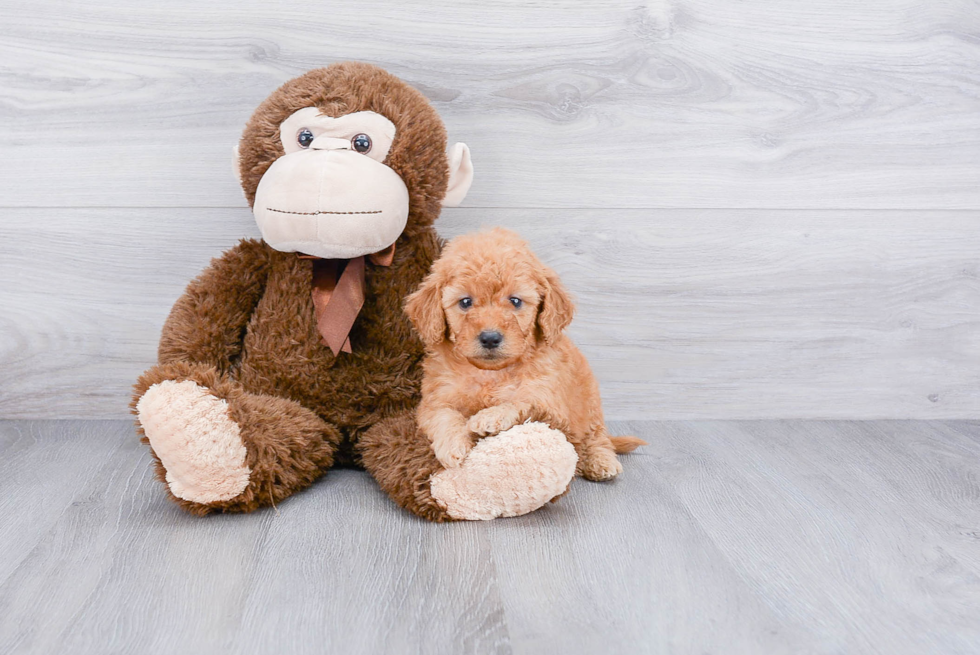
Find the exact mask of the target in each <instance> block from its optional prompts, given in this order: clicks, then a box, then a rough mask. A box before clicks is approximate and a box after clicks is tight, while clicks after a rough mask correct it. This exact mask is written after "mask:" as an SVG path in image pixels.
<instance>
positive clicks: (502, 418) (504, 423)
mask: <svg viewBox="0 0 980 655" xmlns="http://www.w3.org/2000/svg"><path fill="white" fill-rule="evenodd" d="M520 422H521V410H520V409H519V408H518V407H517V406H516V405H512V404H510V403H504V404H502V405H494V406H493V407H487V408H486V409H483V410H480V411H479V412H477V413H476V414H474V415H473V416H471V417H470V420H469V421H467V422H466V427H467V428H469V431H470V432H472V433H473V434H476V435H479V436H481V437H487V436H490V435H493V434H498V433H500V432H503V431H504V430H509V429H510V428H512V427H514V426H515V425H517V424H518V423H520Z"/></svg>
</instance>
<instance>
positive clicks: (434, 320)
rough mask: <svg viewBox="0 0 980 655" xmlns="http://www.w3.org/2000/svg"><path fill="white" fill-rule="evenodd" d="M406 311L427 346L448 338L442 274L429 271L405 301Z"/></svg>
mask: <svg viewBox="0 0 980 655" xmlns="http://www.w3.org/2000/svg"><path fill="white" fill-rule="evenodd" d="M405 313H406V314H408V319H409V320H410V321H412V325H414V326H415V330H416V331H417V332H418V333H419V336H420V337H422V341H424V342H425V345H427V346H435V345H436V344H438V343H439V342H441V341H442V340H443V339H445V338H446V313H445V312H444V311H443V309H442V276H441V275H439V273H438V272H432V273H429V275H428V277H426V278H425V279H424V280H422V284H420V285H419V288H418V289H417V290H416V291H415V293H413V294H412V295H410V296H409V297H408V299H407V300H406V301H405Z"/></svg>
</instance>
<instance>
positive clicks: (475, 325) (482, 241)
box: [405, 228, 574, 370]
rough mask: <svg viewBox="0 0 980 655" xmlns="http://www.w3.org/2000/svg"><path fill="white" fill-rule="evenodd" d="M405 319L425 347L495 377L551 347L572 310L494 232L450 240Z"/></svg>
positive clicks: (532, 264) (520, 252)
mask: <svg viewBox="0 0 980 655" xmlns="http://www.w3.org/2000/svg"><path fill="white" fill-rule="evenodd" d="M405 311H406V312H407V313H408V316H409V318H410V319H411V320H412V323H414V324H415V328H416V330H418V332H419V334H420V335H421V337H422V339H423V340H424V341H425V342H426V345H427V346H429V347H430V348H433V347H435V346H437V345H439V344H448V345H449V346H451V349H452V351H453V352H454V353H455V354H456V355H458V356H460V357H463V358H465V359H466V360H467V361H469V362H470V363H471V364H473V365H474V366H477V367H479V368H483V369H492V370H493V369H501V368H504V367H506V366H509V365H510V364H513V363H515V362H517V361H519V360H520V359H521V358H522V357H524V356H525V355H526V354H527V353H528V352H529V351H530V350H532V349H534V348H535V347H536V346H537V344H538V343H539V341H541V340H544V341H545V342H548V343H550V342H553V341H554V340H555V339H557V338H558V336H559V335H560V334H561V332H562V330H564V329H565V327H566V326H567V325H568V323H569V322H570V321H571V319H572V313H573V311H574V309H573V306H572V302H571V300H570V299H569V297H568V294H567V292H566V291H565V289H564V287H563V286H562V284H561V282H560V281H559V280H558V277H557V276H556V275H555V273H554V271H552V270H551V269H550V268H548V267H546V266H544V265H543V264H542V263H541V262H540V261H539V260H538V258H537V257H535V256H534V253H532V252H531V251H530V249H529V248H528V247H527V244H526V243H524V241H522V240H521V239H520V237H518V236H517V235H516V234H514V233H513V232H510V231H507V230H503V229H500V228H497V229H495V230H492V231H490V232H482V233H479V234H474V235H467V236H463V237H457V238H456V239H453V241H451V242H450V243H449V244H448V245H447V246H446V248H445V250H444V251H443V255H442V257H440V258H439V260H438V261H436V263H435V264H434V265H433V267H432V272H431V273H430V274H429V276H428V277H427V278H426V279H425V281H424V282H423V283H422V285H421V286H420V287H419V289H418V291H416V292H415V293H414V294H412V295H411V296H409V298H408V301H407V302H406V305H405Z"/></svg>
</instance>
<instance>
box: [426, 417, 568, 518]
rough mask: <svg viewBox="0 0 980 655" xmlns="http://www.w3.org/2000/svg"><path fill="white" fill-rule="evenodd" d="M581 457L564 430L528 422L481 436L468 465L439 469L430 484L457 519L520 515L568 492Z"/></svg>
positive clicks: (437, 498) (467, 457) (440, 500)
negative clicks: (494, 433) (495, 433)
mask: <svg viewBox="0 0 980 655" xmlns="http://www.w3.org/2000/svg"><path fill="white" fill-rule="evenodd" d="M577 462H578V457H577V455H576V454H575V448H573V447H572V445H571V444H570V443H568V440H567V439H566V438H565V435H564V434H563V433H561V432H559V431H558V430H552V429H551V428H550V427H548V426H547V425H545V424H544V423H524V424H521V425H517V426H514V427H512V428H511V429H509V430H505V431H504V432H501V433H500V434H498V435H496V436H494V437H487V438H485V439H481V440H480V441H479V442H477V444H476V445H475V446H474V447H473V450H471V451H470V452H469V454H468V455H467V456H466V459H465V460H464V461H463V463H462V465H460V466H459V467H457V468H452V469H446V470H444V471H440V472H439V473H436V474H435V475H433V476H432V479H431V481H430V488H431V493H432V497H433V498H435V499H436V500H437V501H438V502H440V503H442V504H443V505H445V507H446V512H447V513H448V514H449V515H450V516H451V517H453V518H454V519H464V520H471V521H473V520H483V521H486V520H489V519H494V518H497V517H498V516H520V515H521V514H527V513H528V512H533V511H534V510H536V509H538V508H539V507H541V506H542V505H544V504H545V503H547V502H548V501H549V500H551V499H552V498H554V497H555V496H558V495H559V494H561V493H562V492H564V491H565V489H566V488H567V487H568V483H569V482H571V480H572V477H573V476H574V475H575V464H576V463H577Z"/></svg>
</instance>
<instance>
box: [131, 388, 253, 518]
mask: <svg viewBox="0 0 980 655" xmlns="http://www.w3.org/2000/svg"><path fill="white" fill-rule="evenodd" d="M136 411H137V414H138V418H139V422H140V425H142V426H143V432H144V433H145V434H146V436H147V438H148V439H149V440H150V446H151V447H152V448H153V452H154V453H156V455H157V457H159V458H160V461H161V462H162V463H163V466H164V468H165V469H166V470H167V484H168V485H169V486H170V491H171V492H172V493H173V495H175V496H177V497H178V498H182V499H184V500H189V501H191V502H195V503H214V502H218V501H224V500H230V499H232V498H234V497H235V496H237V495H239V494H240V493H242V492H243V491H244V490H245V488H246V487H247V486H248V479H249V475H250V474H251V470H250V469H249V468H248V466H246V464H245V456H246V450H245V445H244V444H243V443H242V438H241V433H240V431H239V427H238V424H237V423H236V422H235V421H233V420H232V419H231V417H230V416H229V414H228V403H227V401H225V400H223V399H221V398H217V397H215V396H213V395H211V393H209V391H208V389H207V387H203V386H201V385H199V384H197V383H195V382H192V381H190V380H185V381H183V382H175V381H173V380H165V381H163V382H160V383H158V384H154V385H152V386H151V387H150V388H149V389H147V390H146V393H144V394H143V396H142V397H141V398H140V399H139V402H138V403H137V404H136Z"/></svg>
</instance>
